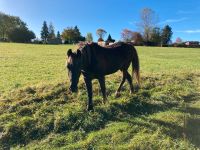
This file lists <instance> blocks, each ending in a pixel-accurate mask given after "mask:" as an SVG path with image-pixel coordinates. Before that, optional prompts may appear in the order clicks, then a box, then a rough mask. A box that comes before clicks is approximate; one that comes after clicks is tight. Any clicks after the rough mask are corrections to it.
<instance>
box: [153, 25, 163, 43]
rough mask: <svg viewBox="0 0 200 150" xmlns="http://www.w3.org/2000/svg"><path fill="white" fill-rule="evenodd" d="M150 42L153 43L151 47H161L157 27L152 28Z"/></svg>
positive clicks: (159, 33)
mask: <svg viewBox="0 0 200 150" xmlns="http://www.w3.org/2000/svg"><path fill="white" fill-rule="evenodd" d="M151 42H153V45H155V46H160V45H161V31H160V28H158V27H155V28H153V30H152V33H151Z"/></svg>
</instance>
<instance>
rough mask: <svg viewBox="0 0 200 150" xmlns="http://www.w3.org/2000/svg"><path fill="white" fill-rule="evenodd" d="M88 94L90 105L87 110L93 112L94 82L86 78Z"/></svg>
mask: <svg viewBox="0 0 200 150" xmlns="http://www.w3.org/2000/svg"><path fill="white" fill-rule="evenodd" d="M84 80H85V84H86V88H87V93H88V105H87V110H88V111H91V110H93V101H92V80H91V79H90V78H87V77H84Z"/></svg>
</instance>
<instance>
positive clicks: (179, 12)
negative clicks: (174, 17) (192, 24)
mask: <svg viewBox="0 0 200 150" xmlns="http://www.w3.org/2000/svg"><path fill="white" fill-rule="evenodd" d="M194 13H195V11H186V10H179V11H178V12H177V14H194Z"/></svg>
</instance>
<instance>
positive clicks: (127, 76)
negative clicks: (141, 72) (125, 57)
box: [126, 71, 134, 94]
mask: <svg viewBox="0 0 200 150" xmlns="http://www.w3.org/2000/svg"><path fill="white" fill-rule="evenodd" d="M126 79H127V80H128V83H129V86H130V93H131V94H133V92H134V87H133V80H132V77H131V75H130V74H129V73H128V71H127V75H126Z"/></svg>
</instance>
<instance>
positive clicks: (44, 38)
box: [41, 21, 49, 44]
mask: <svg viewBox="0 0 200 150" xmlns="http://www.w3.org/2000/svg"><path fill="white" fill-rule="evenodd" d="M48 36H49V29H48V26H47V22H46V21H44V22H43V26H42V30H41V39H42V41H43V43H45V44H46V43H47V40H48Z"/></svg>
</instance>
